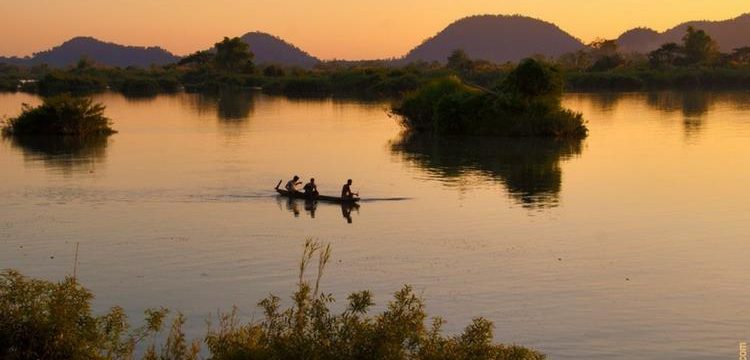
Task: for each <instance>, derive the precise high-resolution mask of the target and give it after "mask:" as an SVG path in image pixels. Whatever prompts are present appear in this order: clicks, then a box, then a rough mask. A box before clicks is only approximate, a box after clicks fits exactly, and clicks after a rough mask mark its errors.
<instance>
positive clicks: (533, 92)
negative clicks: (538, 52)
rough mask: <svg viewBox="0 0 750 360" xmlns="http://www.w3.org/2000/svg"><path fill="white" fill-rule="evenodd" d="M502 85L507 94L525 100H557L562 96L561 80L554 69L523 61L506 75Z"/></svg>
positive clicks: (531, 61)
mask: <svg viewBox="0 0 750 360" xmlns="http://www.w3.org/2000/svg"><path fill="white" fill-rule="evenodd" d="M502 85H503V87H504V89H505V90H507V91H508V92H511V93H514V94H519V95H521V96H522V97H524V98H527V99H530V98H539V97H552V98H558V97H560V96H561V95H562V90H563V78H562V75H561V73H560V71H559V70H558V69H557V68H556V67H553V66H550V65H548V64H545V63H542V62H539V61H536V60H533V59H525V60H522V61H521V63H520V64H518V66H517V67H516V69H515V70H513V71H512V72H511V73H510V74H509V75H508V77H507V78H506V79H505V81H504V82H503V84H502Z"/></svg>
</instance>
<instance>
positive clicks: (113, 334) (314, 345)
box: [0, 240, 544, 360]
mask: <svg viewBox="0 0 750 360" xmlns="http://www.w3.org/2000/svg"><path fill="white" fill-rule="evenodd" d="M330 256H331V248H330V246H323V245H321V244H320V243H318V242H316V241H312V240H307V241H306V243H305V248H304V251H303V256H302V259H301V261H300V267H299V278H298V284H297V289H296V291H295V293H294V294H293V295H292V302H291V306H289V307H287V308H283V307H282V301H281V299H280V298H279V297H276V296H273V295H272V296H269V297H268V298H266V299H264V300H262V301H261V302H259V303H258V306H259V307H260V308H261V309H262V312H263V318H262V319H261V320H259V321H252V322H249V323H242V322H241V321H240V320H239V319H238V316H237V311H236V309H234V310H232V311H230V312H227V313H222V314H220V316H219V321H218V324H216V326H215V327H214V326H211V327H209V330H208V332H207V334H206V335H205V336H204V337H203V339H202V343H204V344H205V345H206V347H207V350H208V356H209V358H210V359H216V360H224V359H227V360H229V359H311V360H315V359H320V360H327V359H414V360H421V359H424V360H427V359H430V360H432V359H467V360H468V359H476V360H483V359H507V360H511V359H519V360H520V359H525V360H537V359H544V355H542V354H540V353H538V352H536V351H534V350H530V349H528V348H524V347H521V346H516V345H502V344H496V343H494V342H493V326H492V323H491V322H489V321H488V320H486V319H482V318H476V319H474V320H473V321H472V323H471V324H470V325H469V326H467V327H466V329H465V330H464V331H463V332H462V333H460V334H457V335H453V336H446V335H443V333H442V331H441V327H442V325H443V323H444V321H443V320H441V319H440V318H433V319H432V321H431V324H430V325H429V326H428V325H427V324H426V320H427V314H426V312H425V310H424V302H423V300H422V299H421V298H420V297H419V296H417V295H416V294H415V293H414V291H413V290H412V288H411V287H409V286H404V287H403V288H402V289H401V290H399V291H397V292H396V293H395V294H394V296H393V299H392V300H391V301H390V302H389V303H388V306H387V307H386V309H385V310H384V311H383V312H382V313H379V314H375V315H370V314H369V312H370V309H371V307H372V306H373V305H374V301H373V296H372V294H371V293H370V292H369V291H360V292H354V293H352V294H351V295H349V296H348V298H347V307H346V310H344V311H343V312H341V313H333V312H332V311H331V310H330V307H331V305H332V304H333V303H334V302H335V299H334V298H333V296H332V295H331V294H328V293H325V292H323V291H322V290H321V288H320V280H321V278H322V276H323V273H324V270H325V267H326V265H327V263H328V261H329V260H330ZM312 264H316V269H315V270H316V272H315V274H314V275H313V279H314V280H310V279H308V278H307V272H308V269H309V267H310V266H311V265H312ZM92 298H93V295H92V294H91V293H90V292H89V291H88V290H87V289H85V288H83V287H82V286H81V285H80V284H79V283H78V282H77V281H76V279H74V278H67V279H65V280H63V281H61V282H59V283H52V282H48V281H43V280H34V279H29V278H26V277H24V276H22V275H20V274H19V273H17V272H15V271H12V270H8V271H5V272H3V273H2V275H0V313H2V314H3V316H1V317H0V358H3V359H9V360H16V359H131V358H133V357H134V356H135V355H134V354H135V349H136V347H137V346H144V347H145V349H146V350H145V352H144V354H143V358H144V359H175V360H181V359H196V358H197V357H198V354H200V352H201V349H200V345H201V342H200V341H192V342H190V341H188V340H187V339H186V338H185V335H184V332H183V330H182V327H183V325H184V323H185V319H184V317H183V316H182V315H181V314H179V313H178V314H177V315H176V317H175V318H174V320H173V321H172V326H171V329H170V331H169V334H168V335H167V338H166V340H165V341H162V342H159V341H157V337H158V334H159V332H160V331H161V328H162V327H163V323H164V321H165V320H166V316H167V313H168V312H167V310H165V309H157V310H147V311H146V322H145V324H144V325H143V326H141V327H139V328H135V329H131V328H130V327H129V325H128V321H127V317H126V316H125V315H124V313H123V311H122V309H121V308H119V307H113V308H112V309H111V310H110V311H109V312H108V313H106V314H104V315H100V316H97V315H93V314H92V312H91V306H90V301H91V299H92Z"/></svg>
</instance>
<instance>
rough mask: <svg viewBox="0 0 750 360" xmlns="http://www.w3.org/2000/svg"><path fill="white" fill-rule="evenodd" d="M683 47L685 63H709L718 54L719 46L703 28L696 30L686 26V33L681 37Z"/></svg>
mask: <svg viewBox="0 0 750 360" xmlns="http://www.w3.org/2000/svg"><path fill="white" fill-rule="evenodd" d="M682 42H683V46H684V49H685V64H686V65H696V64H710V63H712V62H713V61H714V60H716V59H717V58H718V56H719V46H718V45H717V44H716V41H714V40H713V39H712V38H711V37H710V36H708V34H707V33H706V32H705V31H703V30H696V29H694V28H693V27H692V26H688V28H687V33H686V34H685V36H684V37H683V38H682Z"/></svg>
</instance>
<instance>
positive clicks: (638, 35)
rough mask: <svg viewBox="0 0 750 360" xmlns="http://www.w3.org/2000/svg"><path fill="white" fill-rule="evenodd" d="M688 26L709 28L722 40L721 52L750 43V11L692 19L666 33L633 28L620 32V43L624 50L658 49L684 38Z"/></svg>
mask: <svg viewBox="0 0 750 360" xmlns="http://www.w3.org/2000/svg"><path fill="white" fill-rule="evenodd" d="M688 26H692V27H694V28H696V29H701V30H704V31H706V32H707V33H708V34H709V35H711V37H712V38H714V40H716V42H717V43H719V49H720V50H721V51H722V52H731V51H732V50H734V49H736V48H740V47H743V46H750V36H748V34H750V14H744V15H741V16H739V17H736V18H734V19H729V20H724V21H689V22H686V23H682V24H680V25H677V26H675V27H673V28H671V29H669V30H667V31H664V32H663V33H659V32H656V31H654V30H651V29H644V28H638V29H633V30H629V31H627V32H625V33H623V34H622V35H620V37H619V38H617V43H618V45H619V46H620V48H621V49H622V50H624V51H627V52H640V53H646V52H650V51H653V50H656V49H657V48H659V46H661V45H662V44H664V43H668V42H676V43H679V42H681V41H682V37H683V36H684V35H685V32H686V31H687V28H688Z"/></svg>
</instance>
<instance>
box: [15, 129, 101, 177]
mask: <svg viewBox="0 0 750 360" xmlns="http://www.w3.org/2000/svg"><path fill="white" fill-rule="evenodd" d="M7 140H8V141H10V142H11V144H12V145H13V146H15V147H18V148H20V149H21V150H23V152H24V156H25V157H26V158H27V159H29V160H37V159H39V160H42V161H43V162H44V164H45V166H46V167H48V168H52V169H58V170H63V171H66V172H67V171H76V170H88V169H90V168H91V167H92V166H93V165H95V164H96V163H100V162H102V161H103V160H104V158H105V157H106V148H107V143H108V141H109V139H108V137H106V136H89V137H78V136H12V137H8V138H7Z"/></svg>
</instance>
